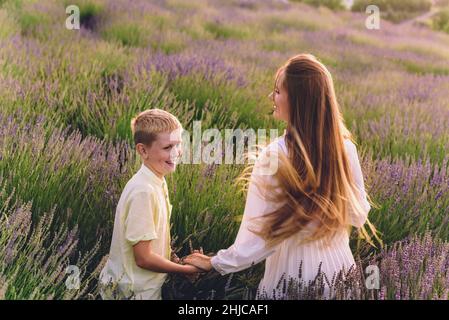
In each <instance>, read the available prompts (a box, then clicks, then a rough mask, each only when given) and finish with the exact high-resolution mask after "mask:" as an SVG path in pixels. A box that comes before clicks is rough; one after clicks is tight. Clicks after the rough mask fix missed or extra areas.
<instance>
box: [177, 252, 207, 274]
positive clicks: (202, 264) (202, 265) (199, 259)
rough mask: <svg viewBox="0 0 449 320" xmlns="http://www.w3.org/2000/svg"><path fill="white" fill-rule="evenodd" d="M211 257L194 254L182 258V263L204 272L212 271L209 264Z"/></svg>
mask: <svg viewBox="0 0 449 320" xmlns="http://www.w3.org/2000/svg"><path fill="white" fill-rule="evenodd" d="M210 259H211V257H209V256H206V255H204V254H202V253H199V252H195V253H192V254H191V255H189V256H187V257H184V258H183V259H182V260H183V262H184V263H187V264H190V265H192V266H195V267H197V268H198V269H201V270H203V271H205V272H208V271H210V270H212V264H211V263H210Z"/></svg>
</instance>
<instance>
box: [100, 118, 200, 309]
mask: <svg viewBox="0 0 449 320" xmlns="http://www.w3.org/2000/svg"><path fill="white" fill-rule="evenodd" d="M131 129H132V133H133V135H134V143H135V145H136V150H137V152H138V154H139V155H140V157H141V160H142V162H143V163H142V166H141V168H140V170H139V171H138V172H137V173H136V174H135V175H134V176H133V177H132V178H131V180H129V181H128V183H127V184H126V186H125V189H124V190H123V192H122V195H121V197H120V200H119V203H118V206H117V211H116V215H115V221H114V230H113V235H112V243H111V249H110V253H109V258H108V260H107V262H106V264H105V266H104V268H103V270H102V271H101V274H100V283H101V285H100V286H101V289H100V293H101V296H102V298H103V299H111V298H117V295H118V296H119V297H120V298H135V299H158V300H159V299H161V287H162V284H163V283H164V281H165V279H166V276H167V274H166V273H182V274H186V275H193V274H196V273H198V272H199V271H200V270H199V269H197V268H195V267H193V266H190V265H181V264H178V263H176V262H177V261H176V260H175V259H174V260H173V261H171V260H170V259H171V258H170V257H171V247H170V229H169V228H170V214H171V209H172V206H171V204H170V201H169V198H168V192H167V184H166V181H165V178H164V176H165V175H166V174H168V173H171V172H174V171H175V169H176V162H177V160H178V159H179V158H180V156H181V152H182V151H181V132H182V126H181V124H180V123H179V121H178V119H177V118H176V117H175V116H173V115H172V114H170V113H168V112H166V111H163V110H160V109H150V110H146V111H144V112H142V113H140V114H139V115H137V117H136V118H134V119H133V120H132V121H131ZM111 283H112V284H114V285H115V286H116V288H114V290H113V291H114V293H112V292H111V290H110V288H109V290H108V288H107V287H108V285H110V284H111ZM112 295H116V296H115V297H113V296H112Z"/></svg>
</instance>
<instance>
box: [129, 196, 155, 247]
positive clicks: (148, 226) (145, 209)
mask: <svg viewBox="0 0 449 320" xmlns="http://www.w3.org/2000/svg"><path fill="white" fill-rule="evenodd" d="M155 204H156V201H155V199H154V195H153V194H152V193H151V192H147V191H139V192H137V193H136V194H134V195H132V196H131V197H130V199H129V204H128V206H129V207H128V215H127V216H126V220H125V239H126V240H127V241H128V242H129V243H130V244H131V245H132V246H134V245H135V244H137V243H138V242H140V241H145V240H154V239H157V238H158V237H157V234H156V226H155V223H154V221H155V215H156V214H157V211H156V210H155Z"/></svg>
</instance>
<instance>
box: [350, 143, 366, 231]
mask: <svg viewBox="0 0 449 320" xmlns="http://www.w3.org/2000/svg"><path fill="white" fill-rule="evenodd" d="M349 145H350V147H349V149H350V156H349V158H350V163H351V171H352V174H353V177H354V181H355V185H356V187H357V192H356V196H357V197H358V199H359V202H360V203H361V205H362V209H363V214H361V215H359V214H357V213H356V212H355V211H354V210H353V208H352V206H349V207H348V210H349V219H350V223H351V225H353V226H355V227H357V228H361V227H362V226H363V225H364V224H365V222H366V219H367V218H368V212H369V211H370V210H371V205H370V204H369V202H368V199H367V195H366V191H365V183H364V180H363V174H362V168H361V166H360V160H359V156H358V154H357V148H356V146H355V145H354V144H353V143H350V144H349Z"/></svg>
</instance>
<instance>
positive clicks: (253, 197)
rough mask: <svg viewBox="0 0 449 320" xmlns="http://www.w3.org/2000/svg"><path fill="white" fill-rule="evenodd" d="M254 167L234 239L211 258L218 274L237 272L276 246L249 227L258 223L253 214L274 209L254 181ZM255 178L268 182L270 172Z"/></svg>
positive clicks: (258, 215)
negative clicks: (268, 246) (270, 245)
mask: <svg viewBox="0 0 449 320" xmlns="http://www.w3.org/2000/svg"><path fill="white" fill-rule="evenodd" d="M256 166H257V163H256ZM256 166H255V168H256ZM254 171H255V170H253V173H252V175H251V180H250V183H249V186H248V193H247V197H246V204H245V210H244V213H243V218H242V222H241V224H240V228H239V231H238V234H237V237H236V240H235V242H234V244H233V245H231V246H230V247H229V248H228V249H223V250H220V251H218V253H217V255H216V256H214V257H212V259H211V264H212V266H213V268H214V269H215V270H217V271H218V272H219V273H220V274H222V275H225V274H228V273H234V272H238V271H241V270H244V269H246V268H249V267H251V266H252V265H253V264H257V263H259V262H261V261H262V260H264V259H266V258H267V257H268V256H270V255H271V254H273V253H274V252H275V251H276V248H277V247H278V245H276V246H273V247H271V248H267V247H266V242H265V240H264V239H263V238H261V237H259V236H258V235H256V234H254V233H253V232H251V231H250V230H258V224H256V223H255V221H254V220H253V218H258V217H261V216H262V215H264V214H266V213H269V212H271V211H273V210H274V209H275V207H274V205H273V203H270V202H267V201H266V200H265V199H264V197H263V196H262V195H261V193H260V190H259V189H258V188H257V186H256V185H255V184H254V177H255V172H254ZM257 178H258V179H260V181H262V180H264V179H265V182H270V180H269V179H271V177H270V176H262V175H258V176H257ZM266 179H268V180H266ZM258 220H260V219H258Z"/></svg>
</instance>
